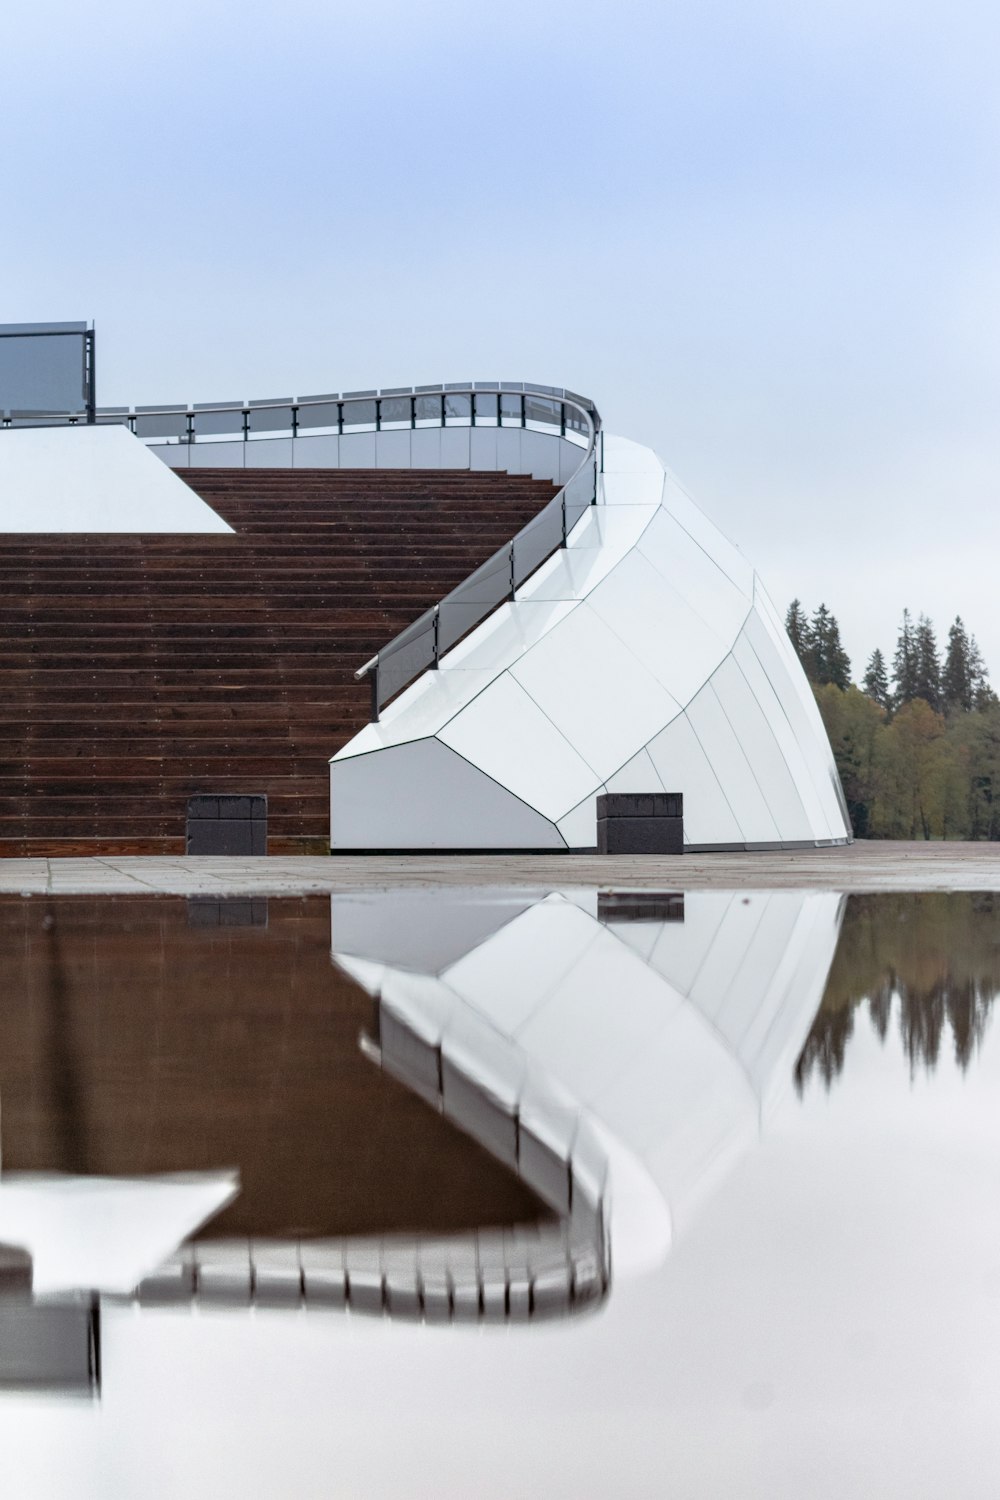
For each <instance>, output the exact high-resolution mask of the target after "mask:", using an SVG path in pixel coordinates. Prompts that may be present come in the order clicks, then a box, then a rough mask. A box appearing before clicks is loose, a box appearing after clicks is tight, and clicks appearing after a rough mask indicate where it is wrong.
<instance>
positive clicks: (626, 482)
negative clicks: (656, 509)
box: [604, 470, 663, 505]
mask: <svg viewBox="0 0 1000 1500" xmlns="http://www.w3.org/2000/svg"><path fill="white" fill-rule="evenodd" d="M662 498H663V474H662V472H661V473H653V474H609V473H608V472H607V471H606V470H605V474H604V503H605V505H659V504H660V501H661V500H662Z"/></svg>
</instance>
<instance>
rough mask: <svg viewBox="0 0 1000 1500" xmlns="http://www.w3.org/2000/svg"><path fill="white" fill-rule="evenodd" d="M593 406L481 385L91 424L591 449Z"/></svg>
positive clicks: (66, 419)
mask: <svg viewBox="0 0 1000 1500" xmlns="http://www.w3.org/2000/svg"><path fill="white" fill-rule="evenodd" d="M592 411H593V407H592V405H591V403H590V402H589V401H588V400H587V399H586V398H585V397H583V396H578V395H576V394H575V393H574V392H572V391H565V390H561V389H558V388H557V387H555V386H546V385H531V384H528V383H527V382H523V383H519V384H515V383H513V382H510V381H476V382H467V383H465V384H459V385H418V386H409V387H402V386H397V387H392V388H390V389H385V390H379V391H347V392H345V393H344V394H343V395H321V396H297V397H290V396H285V397H274V398H271V399H268V400H263V401H208V402H201V403H195V404H193V405H177V406H167V405H160V406H135V407H128V406H99V407H97V408H96V410H95V411H94V413H93V415H92V416H91V417H90V418H89V420H91V421H94V422H96V423H97V424H98V425H103V426H109V425H112V426H123V427H127V428H128V429H129V431H130V432H132V433H134V434H135V436H136V437H140V438H143V439H144V440H145V441H146V442H154V443H168V444H185V443H197V442H204V441H211V442H219V441H236V442H240V441H242V442H248V441H251V440H252V439H254V438H256V437H261V438H274V437H278V436H287V437H300V436H302V437H304V436H312V435H314V434H316V435H318V434H319V433H327V434H332V435H334V436H340V437H343V436H347V435H350V434H352V433H359V432H392V431H405V430H407V429H410V430H414V429H420V428H424V427H523V428H528V429H530V430H534V431H545V432H553V431H555V432H557V433H558V434H559V435H560V436H562V437H566V438H568V439H569V440H570V441H578V442H586V441H587V439H588V436H589V433H590V428H591V427H592V425H593V423H592V422H591V421H590V417H589V414H590V413H591V412H592ZM87 420H88V417H87V416H86V415H85V414H84V413H82V412H57V411H52V412H40V411H31V412H27V411H3V412H0V426H3V427H46V426H47V427H51V426H65V425H69V426H75V425H76V424H78V423H82V422H85V421H87Z"/></svg>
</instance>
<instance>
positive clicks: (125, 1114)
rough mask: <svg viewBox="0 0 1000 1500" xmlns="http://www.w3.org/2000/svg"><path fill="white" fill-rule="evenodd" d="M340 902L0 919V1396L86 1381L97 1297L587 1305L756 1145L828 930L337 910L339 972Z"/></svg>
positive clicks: (477, 910) (394, 1306)
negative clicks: (3, 972) (4, 1249)
mask: <svg viewBox="0 0 1000 1500" xmlns="http://www.w3.org/2000/svg"><path fill="white" fill-rule="evenodd" d="M330 912H331V908H330V906H329V905H328V904H327V902H326V901H325V900H323V899H320V898H311V899H308V900H305V901H291V902H274V901H272V902H270V903H268V909H267V910H266V911H265V910H263V909H262V907H261V904H260V903H256V904H255V905H254V906H253V907H250V906H249V904H248V903H245V902H237V903H236V907H235V908H234V910H233V911H232V912H227V911H226V910H225V907H224V905H223V904H222V903H218V904H217V905H216V907H215V908H210V907H208V906H207V905H206V904H205V903H204V902H203V901H196V902H193V903H191V904H187V903H184V902H182V901H171V900H157V901H154V902H144V901H138V902H137V901H135V900H134V899H131V900H130V899H118V900H114V901H109V900H104V901H93V900H89V899H86V900H77V899H67V900H65V901H63V902H60V903H58V904H55V905H52V906H50V907H48V909H46V907H45V906H44V905H43V904H42V903H40V902H37V901H28V900H9V899H5V900H4V901H0V929H2V936H3V940H4V947H5V951H6V952H7V953H8V954H9V955H10V962H9V965H8V976H7V977H8V979H9V981H10V984H9V991H8V1003H7V1004H6V1005H5V1007H4V1009H3V1012H2V1014H0V1089H2V1092H3V1099H4V1172H3V1176H2V1178H0V1242H5V1243H6V1244H8V1245H9V1246H18V1247H20V1248H21V1250H22V1251H23V1252H25V1253H26V1255H27V1256H29V1257H30V1260H29V1261H27V1264H28V1266H29V1270H30V1275H31V1281H32V1288H33V1291H34V1293H35V1300H33V1301H32V1300H31V1299H30V1298H29V1297H28V1295H27V1293H28V1282H27V1281H26V1280H25V1276H24V1275H23V1274H21V1272H23V1269H24V1267H23V1266H22V1265H21V1264H20V1262H18V1263H17V1264H15V1263H13V1262H12V1263H11V1265H10V1266H9V1267H8V1271H9V1274H8V1275H7V1276H6V1279H5V1280H4V1277H3V1261H2V1257H0V1282H2V1283H3V1285H2V1287H0V1292H6V1294H7V1295H6V1296H4V1295H0V1333H2V1332H3V1330H4V1329H7V1330H8V1332H9V1333H10V1337H9V1338H8V1339H7V1342H6V1349H7V1358H6V1362H5V1358H4V1354H3V1346H0V1383H3V1381H4V1379H7V1380H8V1382H10V1381H16V1382H18V1383H21V1384H24V1383H30V1380H31V1379H32V1378H35V1379H41V1378H42V1374H45V1376H46V1378H47V1380H48V1382H49V1383H55V1384H60V1385H62V1386H69V1387H71V1388H77V1387H79V1386H80V1384H81V1383H82V1384H83V1385H86V1384H87V1383H88V1382H90V1381H94V1380H96V1379H97V1372H98V1367H99V1324H98V1320H97V1304H96V1302H95V1301H94V1300H93V1299H94V1296H95V1295H96V1296H100V1297H102V1298H103V1297H113V1298H117V1299H121V1298H123V1297H124V1298H125V1299H126V1300H135V1301H137V1302H138V1303H139V1305H141V1306H158V1305H164V1304H170V1305H185V1304H188V1305H190V1304H193V1303H195V1302H197V1303H200V1304H203V1305H228V1306H245V1307H249V1306H251V1305H256V1306H260V1307H275V1308H282V1307H284V1308H291V1307H301V1306H305V1307H313V1308H336V1307H350V1308H352V1309H354V1310H355V1311H363V1312H376V1313H383V1312H388V1313H389V1314H390V1315H392V1316H394V1317H406V1318H423V1319H426V1320H428V1321H444V1320H448V1321H450V1320H459V1321H462V1320H469V1321H476V1320H482V1319H485V1320H513V1321H521V1320H525V1321H527V1320H531V1319H536V1318H545V1317H549V1316H553V1315H557V1314H566V1313H572V1312H583V1311H586V1310H587V1309H589V1308H593V1307H595V1306H598V1305H599V1304H600V1302H601V1301H602V1299H603V1298H604V1297H605V1296H606V1295H607V1293H608V1290H609V1287H610V1280H611V1272H612V1267H613V1268H614V1271H615V1274H616V1275H621V1274H628V1273H629V1272H635V1271H640V1270H642V1269H643V1268H645V1267H648V1266H650V1265H652V1264H655V1263H656V1262H657V1261H658V1260H659V1259H660V1258H662V1256H663V1255H664V1254H665V1253H666V1251H667V1249H668V1248H669V1245H670V1242H671V1238H672V1236H673V1235H674V1234H675V1233H676V1232H677V1231H678V1229H683V1227H684V1225H685V1223H686V1222H687V1220H688V1219H689V1218H690V1217H691V1215H692V1214H693V1213H694V1212H695V1211H696V1209H697V1207H698V1205H699V1203H700V1202H701V1201H702V1200H703V1199H704V1197H705V1196H706V1194H708V1193H709V1192H710V1191H712V1189H713V1188H714V1186H715V1185H716V1184H717V1182H718V1181H719V1179H720V1177H721V1176H722V1174H723V1173H724V1171H725V1170H726V1169H727V1167H728V1166H729V1165H730V1164H731V1163H732V1162H733V1161H734V1160H735V1159H736V1157H737V1156H738V1155H739V1154H740V1152H742V1151H743V1150H745V1149H746V1148H747V1147H748V1146H749V1145H751V1144H752V1143H753V1142H754V1141H755V1140H756V1139H757V1136H758V1134H759V1131H760V1128H761V1122H762V1119H764V1118H765V1117H766V1114H767V1112H768V1110H769V1109H770V1107H771V1105H772V1103H773V1101H774V1098H775V1096H776V1095H777V1094H778V1093H780V1092H781V1091H783V1090H784V1089H785V1088H786V1087H788V1085H789V1084H790V1082H791V1077H792V1068H793V1066H794V1060H795V1057H796V1055H797V1053H798V1051H799V1049H800V1047H801V1044H802V1038H803V1036H804V1035H805V1034H806V1032H807V1031H808V1028H809V1024H810V1021H811V1019H812V1016H813V1014H814V1012H815V1010H816V1007H817V1005H818V1003H819V999H820V996H821V994H822V989H823V985H824V982H825V978H826V973H827V969H828V967H829V963H830V959H831V956H832V952H833V948H834V945H835V943H836V938H837V932H838V926H839V900H838V898H837V897H836V896H825V895H811V896H810V895H801V894H798V893H779V894H771V895H753V896H742V895H717V894H694V895H690V894H689V895H687V896H686V897H682V896H680V895H679V894H676V893H641V892H639V893H637V892H629V893H623V894H621V895H619V896H616V895H615V894H614V893H609V892H603V893H601V894H600V895H598V893H596V892H593V891H568V892H565V893H551V894H549V895H547V896H536V897H532V896H531V895H530V894H524V893H511V894H505V893H502V892H501V893H497V892H492V893H491V892H485V893H483V895H482V896H478V897H477V896H465V897H462V896H456V895H454V894H448V893H446V892H442V891H427V892H423V893H417V894H414V893H401V892H390V893H384V894H382V895H381V896H372V897H365V898H362V897H349V896H343V897H342V896H335V897H334V898H333V901H332V937H333V957H334V964H333V965H331V963H330V925H329V924H330ZM209 919H211V920H209ZM348 976H350V977H348ZM366 991H367V994H366V993H365V992H366ZM372 1000H374V1002H375V1003H374V1008H373V1005H372ZM428 1106H429V1107H428ZM19 1277H20V1279H18V1278H19ZM32 1371H34V1372H35V1373H34V1376H32V1374H31V1372H32Z"/></svg>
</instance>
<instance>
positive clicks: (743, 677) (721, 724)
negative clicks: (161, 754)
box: [330, 427, 850, 851]
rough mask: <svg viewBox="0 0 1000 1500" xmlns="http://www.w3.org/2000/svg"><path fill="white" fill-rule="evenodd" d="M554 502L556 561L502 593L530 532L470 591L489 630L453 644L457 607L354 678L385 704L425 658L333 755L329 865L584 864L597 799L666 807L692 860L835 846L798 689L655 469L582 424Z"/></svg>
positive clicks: (811, 728) (789, 660) (453, 603)
mask: <svg viewBox="0 0 1000 1500" xmlns="http://www.w3.org/2000/svg"><path fill="white" fill-rule="evenodd" d="M498 436H499V438H500V444H499V445H498V446H499V452H498V457H497V459H496V460H495V461H496V462H498V463H502V462H504V459H503V457H502V450H503V439H504V438H505V437H506V434H505V433H502V432H501V433H500V434H498ZM555 441H556V442H558V441H559V440H555ZM565 445H566V444H565V439H563V440H562V441H561V443H560V446H561V447H563V448H565ZM491 451H493V450H491ZM518 457H520V455H518ZM560 462H561V463H562V466H563V467H564V468H565V456H564V455H562V456H561V458H560ZM554 467H555V464H554V462H553V460H552V459H550V467H549V468H548V469H547V470H546V472H549V473H551V472H552V471H553V468H554ZM588 491H589V493H590V494H591V496H592V500H591V503H590V504H584V505H583V507H582V508H581V505H580V497H581V495H582V494H586V493H587V492H588ZM562 494H563V498H560V497H559V496H557V497H556V501H554V502H553V507H552V509H553V512H554V513H555V514H556V515H557V514H558V508H559V506H560V505H561V506H562V515H563V521H564V526H565V529H566V534H565V540H564V543H563V545H562V546H560V547H558V548H557V550H555V551H554V552H552V553H551V555H549V556H548V557H547V558H546V559H545V560H544V561H542V562H541V564H540V566H537V567H536V568H534V569H533V570H532V571H528V572H527V573H526V574H525V576H523V578H521V577H520V576H519V574H518V570H517V557H518V548H519V547H521V546H522V545H523V546H524V549H525V551H526V552H528V553H530V552H531V550H532V548H533V546H534V545H535V543H534V538H533V535H532V533H533V529H534V527H535V525H536V524H537V525H544V524H545V518H544V516H543V517H540V518H539V522H538V523H532V524H531V525H529V527H526V528H525V531H524V533H522V538H523V541H522V538H517V539H515V542H514V544H512V547H511V553H510V559H509V560H508V558H507V556H506V555H505V554H504V553H500V554H498V555H497V557H496V558H494V559H492V560H491V562H490V563H488V564H486V565H484V567H483V568H482V569H480V571H479V575H476V576H475V577H474V579H473V580H472V581H471V582H472V585H473V591H474V592H475V593H477V594H478V596H479V597H481V598H482V599H483V600H484V601H485V602H486V604H489V603H491V602H492V601H493V600H494V599H496V598H497V597H498V596H499V597H500V598H503V602H501V603H498V605H497V607H496V608H494V609H493V611H492V612H491V613H489V614H488V616H487V618H485V619H483V620H482V621H481V623H479V624H477V625H476V626H475V628H474V629H472V630H471V631H469V633H468V634H464V633H463V629H462V627H463V626H464V625H465V623H466V621H465V617H463V614H462V609H463V606H464V607H465V608H466V610H467V609H468V606H467V605H465V602H464V600H463V599H462V598H461V597H458V596H459V595H460V594H461V591H456V595H455V596H452V598H450V599H446V600H443V601H442V603H441V605H440V606H439V607H438V609H437V610H436V611H430V612H429V613H428V615H426V616H424V617H423V618H422V620H420V621H418V622H416V624H415V625H414V627H413V628H412V630H411V631H408V632H406V633H405V634H404V635H403V636H401V637H399V638H398V639H397V640H396V641H394V642H392V643H390V645H389V646H388V647H387V648H386V650H385V651H384V652H380V653H379V656H378V657H377V658H375V659H374V661H373V662H372V663H371V664H370V667H369V671H370V672H372V673H373V674H374V675H375V676H376V678H377V676H378V674H379V673H381V674H383V675H384V676H385V677H388V679H389V692H391V691H392V690H393V689H394V687H395V686H396V683H397V681H398V680H399V679H400V678H402V680H404V681H405V679H406V677H407V676H408V675H410V674H411V673H412V669H413V665H414V663H415V662H420V661H427V660H429V658H430V657H431V656H432V655H433V657H434V660H433V661H432V662H431V664H430V665H429V666H427V667H426V668H425V669H424V670H423V671H421V672H420V674H419V675H418V676H417V677H416V680H415V681H412V682H411V683H410V684H409V685H408V686H406V687H405V689H404V690H403V691H402V692H400V693H399V695H398V696H397V697H396V698H395V699H393V701H391V702H390V703H389V704H388V706H387V707H384V708H382V710H381V712H380V714H379V717H378V719H377V721H375V722H372V723H371V724H369V725H368V726H367V727H366V728H365V729H363V730H362V731H361V733H360V734H358V735H356V736H355V738H354V739H352V740H351V742H350V743H349V744H348V745H346V746H345V747H344V748H343V749H342V750H341V751H340V752H339V753H338V754H337V755H336V756H335V757H334V759H333V761H332V763H331V768H330V771H331V846H332V848H333V849H334V850H337V851H341V850H351V849H481V850H492V849H521V850H536V849H539V850H540V849H553V850H556V849H588V848H593V847H594V845H595V842H596V838H595V828H596V811H595V804H596V799H597V797H598V796H599V795H600V794H601V793H603V792H640V793H648V792H668V793H676V792H680V793H681V794H682V795H683V798H684V839H685V844H686V846H687V847H689V848H691V849H699V850H700V849H768V848H794V847H797V846H817V845H824V844H842V843H845V842H848V841H849V839H850V823H849V820H848V815H847V809H846V805H845V802H844V797H843V792H842V789H841V786H840V780H839V777H838V774H837V770H836V767H835V765H834V761H833V755H832V753H831V750H830V746H829V742H828V740H827V737H826V732H825V730H824V728H823V724H822V721H821V719H820V716H819V712H818V710H817V708H816V704H815V701H814V698H813V694H812V690H811V688H810V686H809V684H808V682H807V680H806V677H805V674H804V673H803V671H802V667H801V665H800V663H799V661H798V659H797V658H796V656H795V653H794V651H793V649H792V647H791V644H790V642H789V640H788V637H787V635H786V633H785V630H784V627H783V625H782V622H781V618H780V616H779V615H778V613H777V611H776V610H775V607H774V605H773V604H772V602H771V600H770V599H769V598H768V596H767V594H766V592H765V590H764V588H763V585H762V583H761V581H760V579H759V577H758V575H757V574H756V572H755V571H754V570H753V568H752V567H751V565H750V564H749V563H748V562H747V560H746V559H745V558H744V557H743V555H742V553H740V552H739V551H738V549H737V548H736V547H734V546H733V545H732V544H731V543H729V542H728V541H727V540H726V539H725V537H723V536H722V534H721V533H720V532H719V531H718V530H717V528H716V527H715V526H713V525H712V523H711V521H709V520H708V518H707V517H706V516H705V515H704V513H703V512H702V511H700V510H699V509H698V507H697V506H696V505H695V504H694V502H693V501H692V500H691V498H690V496H689V495H688V494H687V493H686V492H685V491H684V490H683V489H682V487H681V486H680V484H679V483H678V482H677V480H676V479H675V478H674V476H673V475H672V474H671V473H670V472H669V471H668V470H667V469H665V468H664V466H663V464H662V463H661V462H660V460H659V458H658V457H657V456H656V454H655V453H653V452H652V451H651V450H650V449H648V448H644V447H641V446H640V445H638V444H636V443H633V442H630V441H628V440H627V439H625V438H619V437H613V436H611V435H610V434H603V433H599V432H597V431H596V430H595V428H594V427H592V428H591V432H590V444H589V446H588V448H587V450H586V452H585V454H584V457H583V460H582V462H581V464H580V466H579V468H578V469H577V470H576V471H575V475H574V477H573V478H572V479H571V480H570V482H569V484H567V486H566V488H565V490H564V491H563V492H562ZM504 596H506V597H504ZM452 613H454V615H455V616H457V622H456V624H454V625H453V624H452V618H451V616H452ZM453 636H457V637H458V639H457V641H456V643H455V644H453V645H451V644H450V642H451V640H452V637H453ZM432 642H433V644H432ZM400 663H402V666H401V667H400V665H399V664H400ZM394 673H396V674H397V675H396V676H394V675H393V674H394ZM375 703H376V705H378V706H379V707H380V708H381V703H382V695H381V693H380V690H379V688H378V687H376V688H375Z"/></svg>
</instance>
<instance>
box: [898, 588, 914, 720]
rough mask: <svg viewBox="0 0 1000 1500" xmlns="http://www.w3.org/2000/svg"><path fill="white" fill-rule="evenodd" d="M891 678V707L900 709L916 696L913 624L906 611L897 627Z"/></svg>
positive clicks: (905, 610)
mask: <svg viewBox="0 0 1000 1500" xmlns="http://www.w3.org/2000/svg"><path fill="white" fill-rule="evenodd" d="M892 678H893V682H894V683H895V691H894V692H893V707H894V708H900V707H901V706H902V705H903V704H904V703H912V701H913V699H914V698H915V697H916V696H917V650H916V642H915V640H914V631H913V622H912V621H911V619H910V611H909V610H908V609H904V610H903V623H902V624H901V625H900V627H899V639H898V640H897V642H896V655H895V656H894V657H893V662H892Z"/></svg>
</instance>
